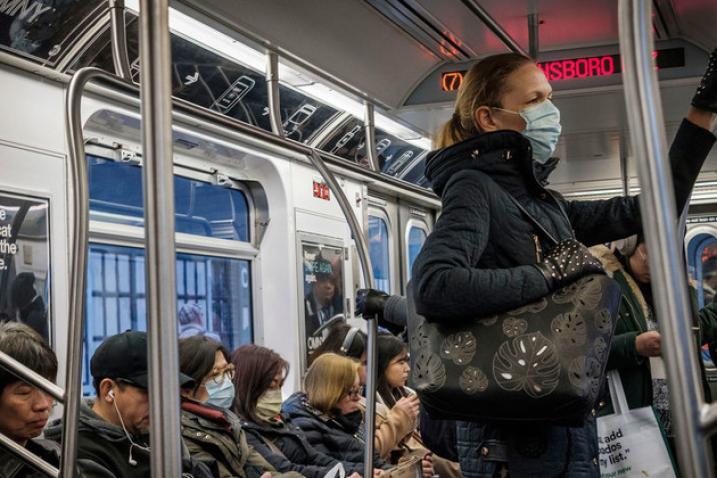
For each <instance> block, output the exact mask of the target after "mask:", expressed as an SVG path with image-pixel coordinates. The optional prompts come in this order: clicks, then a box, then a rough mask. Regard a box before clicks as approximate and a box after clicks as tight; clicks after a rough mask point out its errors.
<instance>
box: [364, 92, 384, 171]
mask: <svg viewBox="0 0 717 478" xmlns="http://www.w3.org/2000/svg"><path fill="white" fill-rule="evenodd" d="M363 112H364V113H363V123H364V128H366V157H367V158H368V161H369V165H370V166H371V169H373V170H374V171H381V166H380V165H379V164H378V151H376V122H375V120H374V114H373V104H372V103H369V102H368V101H364V110H363Z"/></svg>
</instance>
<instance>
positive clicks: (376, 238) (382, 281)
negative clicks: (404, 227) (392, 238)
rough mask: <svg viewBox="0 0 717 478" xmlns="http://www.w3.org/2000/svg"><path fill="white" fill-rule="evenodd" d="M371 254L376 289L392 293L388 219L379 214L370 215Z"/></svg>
mask: <svg viewBox="0 0 717 478" xmlns="http://www.w3.org/2000/svg"><path fill="white" fill-rule="evenodd" d="M368 237H369V246H368V247H369V254H370V256H371V266H372V267H373V278H374V280H375V281H376V289H378V290H382V291H384V292H386V293H389V294H390V293H391V263H390V258H389V247H390V245H389V238H388V226H387V225H386V221H385V220H383V219H382V218H380V217H377V216H369V217H368Z"/></svg>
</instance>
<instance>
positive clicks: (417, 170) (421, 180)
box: [401, 158, 431, 188]
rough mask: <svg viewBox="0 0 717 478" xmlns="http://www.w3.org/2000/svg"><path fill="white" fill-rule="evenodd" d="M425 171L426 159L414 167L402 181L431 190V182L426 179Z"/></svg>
mask: <svg viewBox="0 0 717 478" xmlns="http://www.w3.org/2000/svg"><path fill="white" fill-rule="evenodd" d="M425 170H426V159H425V158H424V159H422V160H421V161H420V162H419V163H418V164H416V165H415V166H414V167H412V168H411V169H410V170H409V171H408V172H406V173H405V174H404V175H403V177H402V178H401V179H403V180H404V181H406V182H409V183H412V184H415V185H416V186H421V187H423V188H430V187H431V182H430V181H429V180H428V178H426V175H425V174H424V172H425Z"/></svg>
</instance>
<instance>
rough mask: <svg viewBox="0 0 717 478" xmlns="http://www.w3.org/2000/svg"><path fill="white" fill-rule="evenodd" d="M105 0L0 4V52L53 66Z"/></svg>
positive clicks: (7, 1)
mask: <svg viewBox="0 0 717 478" xmlns="http://www.w3.org/2000/svg"><path fill="white" fill-rule="evenodd" d="M106 4H107V2H106V1H105V0H63V1H61V2H60V1H47V0H33V1H29V0H5V1H0V49H3V50H10V51H11V52H12V53H15V54H19V55H21V56H24V57H26V58H29V59H31V60H36V61H39V62H45V63H46V64H49V65H50V66H54V65H55V63H57V60H58V59H59V58H61V57H62V55H63V54H64V53H65V52H66V51H67V50H68V49H69V48H70V46H72V44H73V43H74V42H75V40H77V38H78V37H79V35H80V34H81V33H82V32H83V31H84V29H85V28H86V27H87V26H88V25H89V24H90V23H91V22H92V21H93V20H94V19H95V18H97V17H98V16H99V15H100V13H101V12H102V10H104V9H105V8H106Z"/></svg>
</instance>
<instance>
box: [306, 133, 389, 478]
mask: <svg viewBox="0 0 717 478" xmlns="http://www.w3.org/2000/svg"><path fill="white" fill-rule="evenodd" d="M367 145H368V141H367ZM309 159H310V160H311V163H312V164H313V165H314V167H316V169H317V170H318V171H319V174H321V177H323V178H324V180H325V181H326V184H328V185H329V188H330V189H331V191H332V192H333V193H334V197H335V198H336V201H337V202H338V203H339V207H340V208H341V211H342V212H343V213H344V216H345V217H346V221H347V222H348V223H349V229H350V230H351V235H352V236H353V238H354V241H355V242H356V251H357V253H358V257H359V262H360V263H361V272H363V278H364V284H365V285H366V287H367V288H369V289H373V288H375V287H376V281H375V280H374V277H373V272H372V269H371V256H370V254H369V249H368V241H367V240H366V237H367V236H368V231H366V233H362V232H361V226H360V225H359V222H358V219H357V218H356V215H355V214H354V212H353V210H352V208H351V203H350V202H349V200H348V198H347V197H346V193H344V191H343V190H342V189H341V186H340V185H339V182H338V181H337V180H336V177H335V176H334V173H332V172H331V170H330V169H329V168H327V167H326V164H325V163H324V160H323V159H322V158H321V155H320V154H319V153H318V152H317V151H316V150H312V151H311V154H309ZM364 319H366V327H367V328H368V334H367V344H366V362H367V363H366V416H365V418H364V425H365V426H366V432H365V435H364V437H365V439H366V441H365V442H364V473H363V476H364V477H369V478H370V477H372V476H373V450H374V442H373V436H374V432H373V431H374V430H375V429H376V369H377V365H378V361H377V359H378V356H377V353H376V350H377V348H376V344H377V342H376V340H377V337H378V325H377V323H376V322H377V321H376V317H364Z"/></svg>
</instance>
